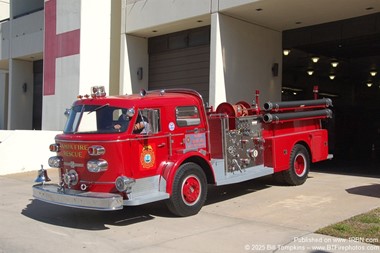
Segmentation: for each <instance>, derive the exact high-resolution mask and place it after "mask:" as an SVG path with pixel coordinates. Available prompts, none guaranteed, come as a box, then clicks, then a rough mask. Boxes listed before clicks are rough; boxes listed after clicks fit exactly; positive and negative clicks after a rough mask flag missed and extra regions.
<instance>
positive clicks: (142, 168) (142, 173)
mask: <svg viewBox="0 0 380 253" xmlns="http://www.w3.org/2000/svg"><path fill="white" fill-rule="evenodd" d="M138 113H141V115H142V116H143V117H144V118H145V119H147V122H146V123H147V124H149V125H146V129H147V130H148V131H142V132H141V133H138V134H134V136H133V138H132V142H131V146H132V149H131V152H132V157H133V165H134V166H133V168H134V173H133V174H134V177H135V178H142V177H149V176H155V175H157V174H158V169H159V167H160V164H161V163H162V162H165V161H167V160H168V157H169V138H168V136H167V135H163V133H162V131H161V117H160V113H161V112H160V110H159V109H143V110H139V111H138Z"/></svg>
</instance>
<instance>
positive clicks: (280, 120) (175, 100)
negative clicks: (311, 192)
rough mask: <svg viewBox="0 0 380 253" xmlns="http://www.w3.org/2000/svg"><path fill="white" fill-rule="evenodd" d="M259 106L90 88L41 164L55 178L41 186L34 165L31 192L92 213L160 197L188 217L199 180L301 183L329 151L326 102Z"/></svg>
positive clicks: (203, 184) (187, 94)
mask: <svg viewBox="0 0 380 253" xmlns="http://www.w3.org/2000/svg"><path fill="white" fill-rule="evenodd" d="M258 104H259V101H258V93H257V95H256V102H255V103H254V105H249V104H248V103H246V102H239V103H237V104H236V105H231V104H228V103H222V104H221V105H219V106H218V108H217V109H216V110H215V111H214V110H213V109H212V108H206V107H205V106H204V103H203V100H202V97H201V96H200V95H199V94H198V93H197V92H195V91H193V90H184V89H178V90H161V91H151V92H145V91H142V92H141V93H140V94H135V95H123V96H109V97H107V96H105V94H104V93H103V92H101V89H100V91H99V90H98V89H94V94H93V95H92V96H86V97H80V99H78V100H77V101H75V102H74V104H73V106H72V108H71V110H70V113H69V116H68V120H67V124H66V127H65V129H64V131H63V134H59V135H57V136H56V138H55V143H54V144H52V145H51V146H50V150H51V151H53V152H56V155H55V156H53V157H51V158H50V159H49V165H50V166H51V167H56V168H58V169H59V175H60V177H59V178H60V182H59V183H58V184H50V183H47V182H46V181H47V179H48V177H47V174H46V170H43V169H42V170H40V171H39V177H38V180H37V181H38V182H39V183H38V184H36V185H34V186H33V195H34V197H35V198H37V199H39V200H42V201H45V202H49V203H53V204H58V205H64V206H70V207H77V208H85V209H95V210H117V209H121V208H123V206H133V205H141V204H145V203H150V202H154V201H160V200H166V203H167V205H168V207H169V210H171V211H172V212H173V213H174V214H176V215H178V216H189V215H194V214H196V213H198V212H199V210H200V209H201V207H202V206H203V204H204V202H205V199H206V196H207V184H213V185H225V184H232V183H239V182H242V181H246V180H250V179H253V178H258V177H262V176H266V175H271V174H274V175H275V176H276V178H278V179H280V180H281V181H282V182H284V183H286V184H290V185H299V184H302V183H304V182H305V180H306V178H307V174H308V172H309V167H310V162H318V161H322V160H325V159H328V158H329V154H328V137H327V130H325V129H323V128H322V126H321V120H322V119H325V118H329V117H331V116H332V115H331V111H330V110H329V109H326V108H327V107H329V106H331V101H329V100H310V101H309V100H306V101H300V102H296V103H293V104H286V102H280V103H277V104H275V108H270V107H272V106H273V105H272V104H269V106H268V104H265V105H264V108H265V107H266V106H267V107H268V108H266V110H265V111H264V110H261V109H260V108H259V106H258ZM308 104H310V105H308ZM124 115H128V117H126V118H127V120H126V123H125V122H122V120H121V119H122V116H123V117H125V116H124ZM137 121H140V123H139V122H137ZM122 124H126V125H125V126H122ZM136 124H142V125H143V126H144V127H143V130H142V131H140V130H139V131H136ZM123 127H124V128H123Z"/></svg>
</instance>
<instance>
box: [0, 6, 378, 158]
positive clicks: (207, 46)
mask: <svg viewBox="0 0 380 253" xmlns="http://www.w3.org/2000/svg"><path fill="white" fill-rule="evenodd" d="M0 15H1V16H0V19H1V21H0V22H1V23H0V36H1V40H0V130H44V131H48V130H52V131H60V130H62V129H63V127H64V124H65V121H66V118H65V116H64V112H65V109H66V108H70V107H71V104H72V102H73V101H74V100H75V99H76V97H77V95H79V94H81V95H84V94H89V93H90V87H91V86H94V85H103V86H105V87H106V90H107V93H108V94H111V95H116V94H125V93H128V94H130V93H136V92H138V91H139V90H140V89H141V88H145V89H147V90H152V89H163V88H179V87H181V88H191V89H195V90H197V91H198V92H199V93H200V94H201V95H202V96H203V98H204V100H205V101H206V102H207V103H208V104H209V105H212V106H217V105H218V104H219V103H221V102H225V101H227V102H230V103H235V102H237V101H241V100H245V101H252V100H253V99H254V94H255V90H260V92H261V93H260V94H261V96H260V100H261V101H262V102H265V101H268V100H271V101H280V100H297V99H310V98H312V94H313V87H314V86H318V87H319V92H320V94H321V95H320V96H322V97H330V98H332V99H333V101H334V106H335V111H334V113H335V115H336V116H335V124H334V126H333V127H334V128H333V129H335V130H334V131H332V132H333V133H334V135H333V138H334V140H333V141H332V142H333V143H334V144H335V149H336V151H337V152H338V153H339V152H341V153H347V152H357V151H355V150H351V149H350V148H349V147H350V146H352V142H353V143H356V144H357V145H359V144H360V145H362V147H363V148H362V149H361V151H360V152H363V155H364V156H368V155H369V154H371V152H373V150H375V149H380V140H379V138H380V116H379V115H380V114H379V110H380V104H379V102H378V100H379V98H380V79H379V75H380V74H379V73H377V72H378V71H379V70H380V65H379V64H380V1H376V0H361V1H357V0H335V1H329V0H192V1H188V0H177V1H172V0H112V1H111V0H97V1H93V0H9V1H1V3H0ZM347 135H351V136H353V138H352V139H351V140H350V143H348V142H347V141H345V139H347V138H345V136H347ZM377 146H379V147H378V148H377Z"/></svg>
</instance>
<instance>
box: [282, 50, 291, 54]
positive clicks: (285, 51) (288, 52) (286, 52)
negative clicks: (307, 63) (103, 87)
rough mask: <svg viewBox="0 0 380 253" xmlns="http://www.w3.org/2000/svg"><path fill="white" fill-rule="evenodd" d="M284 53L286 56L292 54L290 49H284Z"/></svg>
mask: <svg viewBox="0 0 380 253" xmlns="http://www.w3.org/2000/svg"><path fill="white" fill-rule="evenodd" d="M282 53H283V54H284V55H285V56H287V55H289V54H290V49H284V50H282Z"/></svg>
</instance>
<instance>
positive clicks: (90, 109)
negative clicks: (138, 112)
mask: <svg viewBox="0 0 380 253" xmlns="http://www.w3.org/2000/svg"><path fill="white" fill-rule="evenodd" d="M127 110H128V109H126V108H118V107H112V106H109V105H108V104H106V105H100V106H99V105H77V106H74V107H72V108H71V110H70V114H69V117H68V119H67V122H66V126H65V129H64V133H117V132H124V131H126V130H127V128H128V124H129V117H128V116H127V115H126V112H127Z"/></svg>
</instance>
